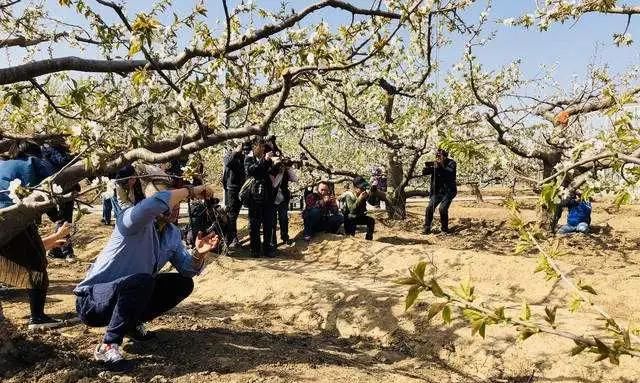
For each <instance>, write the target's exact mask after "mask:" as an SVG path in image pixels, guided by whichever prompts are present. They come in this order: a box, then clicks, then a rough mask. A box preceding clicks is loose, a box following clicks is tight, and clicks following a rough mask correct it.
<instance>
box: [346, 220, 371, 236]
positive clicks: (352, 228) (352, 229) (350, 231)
mask: <svg viewBox="0 0 640 383" xmlns="http://www.w3.org/2000/svg"><path fill="white" fill-rule="evenodd" d="M358 225H367V234H366V236H365V238H366V239H368V240H372V239H373V231H374V230H375V227H376V220H375V219H373V217H369V216H368V215H359V216H357V217H354V218H350V217H349V216H345V217H344V233H345V234H346V235H356V226H358Z"/></svg>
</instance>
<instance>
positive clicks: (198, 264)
mask: <svg viewBox="0 0 640 383" xmlns="http://www.w3.org/2000/svg"><path fill="white" fill-rule="evenodd" d="M211 190H212V188H211V186H209V185H203V186H197V187H194V188H183V189H176V190H164V191H158V192H156V193H154V194H152V195H149V194H150V189H149V188H148V187H147V188H146V192H147V193H148V194H147V195H149V196H148V198H145V199H143V200H142V201H140V202H139V203H138V204H136V205H135V206H132V207H129V208H126V209H125V210H124V211H123V212H122V214H120V215H118V217H117V218H116V223H115V227H114V230H113V232H112V234H111V237H110V238H109V241H108V242H107V244H106V246H105V248H104V249H103V250H102V252H101V253H100V255H99V256H98V258H97V259H96V261H95V263H94V264H93V265H92V266H91V268H90V269H89V271H88V273H87V275H86V277H85V279H84V280H83V281H82V282H80V284H78V286H77V287H76V288H75V289H74V293H75V295H76V310H77V312H78V317H79V318H80V320H81V321H82V322H83V323H84V324H86V325H88V326H92V327H102V326H107V330H106V332H105V334H104V338H103V340H102V342H101V343H100V344H98V346H97V347H96V349H95V351H94V357H95V359H96V360H98V361H102V362H104V363H105V364H107V365H108V366H110V367H112V368H116V369H117V368H120V367H121V366H122V365H123V364H124V363H121V362H122V361H123V356H122V353H121V351H120V345H121V344H122V341H123V338H124V337H125V335H128V336H129V337H130V338H132V339H134V340H145V339H148V338H149V334H148V333H147V332H146V331H145V329H144V325H143V323H144V322H147V321H150V320H152V319H154V318H156V317H158V316H160V315H161V314H163V313H164V312H166V311H168V310H169V309H171V308H173V307H175V306H176V305H177V304H178V303H179V302H181V301H182V300H184V299H185V298H186V297H187V296H189V294H191V291H192V290H193V281H192V277H193V276H195V275H197V274H198V273H199V272H200V271H201V270H202V267H203V265H204V261H205V257H206V254H207V253H208V252H209V251H210V250H211V249H213V248H215V247H216V246H217V245H218V242H219V238H218V237H217V236H216V235H214V234H211V235H209V236H202V235H199V236H198V238H197V239H196V241H195V248H194V249H193V250H191V251H188V250H187V249H186V247H185V246H184V244H183V242H182V241H181V235H180V234H181V233H180V230H179V229H178V227H177V226H175V225H174V224H173V223H171V222H174V221H175V219H176V218H177V216H178V213H179V210H180V201H183V200H185V199H187V198H193V197H198V198H207V197H208V196H211V195H212V194H213V193H212V192H211ZM166 263H171V264H172V265H173V266H174V267H175V268H176V269H177V270H178V272H177V273H160V270H161V269H162V268H163V266H164V265H165V264H166ZM125 365H126V364H125ZM119 366H120V367H119ZM125 368H126V367H125Z"/></svg>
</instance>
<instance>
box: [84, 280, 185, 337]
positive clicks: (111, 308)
mask: <svg viewBox="0 0 640 383" xmlns="http://www.w3.org/2000/svg"><path fill="white" fill-rule="evenodd" d="M192 291H193V280H192V279H191V278H187V277H183V276H182V275H180V274H178V273H163V274H158V275H156V276H155V277H154V276H152V275H151V274H132V275H128V276H126V277H122V278H118V279H116V280H115V281H112V282H108V283H99V284H96V285H93V286H91V287H89V289H88V290H86V291H83V292H81V293H76V295H77V298H76V311H77V312H78V317H79V318H80V320H81V321H82V323H84V324H86V325H87V326H90V327H103V326H107V331H106V332H105V334H104V340H103V342H104V343H117V344H122V339H123V338H124V336H125V334H126V333H127V331H129V330H132V329H133V328H135V326H136V325H137V324H138V323H139V322H147V321H150V320H152V319H154V318H156V317H158V316H160V315H161V314H163V313H165V312H166V311H169V310H170V309H172V308H173V307H175V306H176V305H177V304H178V303H180V302H181V301H182V300H184V299H185V298H186V297H188V296H189V294H191V292H192Z"/></svg>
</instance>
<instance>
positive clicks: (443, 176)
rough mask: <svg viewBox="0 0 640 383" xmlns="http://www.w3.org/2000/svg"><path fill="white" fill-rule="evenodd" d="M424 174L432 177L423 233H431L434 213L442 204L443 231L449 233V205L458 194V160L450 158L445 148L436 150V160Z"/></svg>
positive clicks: (429, 164)
mask: <svg viewBox="0 0 640 383" xmlns="http://www.w3.org/2000/svg"><path fill="white" fill-rule="evenodd" d="M422 174H423V175H425V176H430V177H431V188H430V190H429V205H428V206H427V209H426V211H425V218H424V230H423V231H422V234H431V224H432V223H433V213H434V212H435V210H436V208H437V207H438V205H439V206H440V209H439V210H440V226H441V228H442V232H443V233H449V232H450V231H449V206H451V202H452V201H453V199H454V198H455V196H456V194H458V187H457V185H456V162H455V161H454V160H452V159H451V158H449V154H448V153H447V151H446V150H444V149H438V150H437V151H436V160H435V161H434V162H429V163H427V165H426V166H425V168H424V170H423V172H422Z"/></svg>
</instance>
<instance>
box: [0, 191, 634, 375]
mask: <svg viewBox="0 0 640 383" xmlns="http://www.w3.org/2000/svg"><path fill="white" fill-rule="evenodd" d="M603 208H604V205H596V206H595V210H596V211H597V212H599V213H598V214H596V215H595V216H594V224H595V225H596V226H597V228H596V233H595V234H594V235H591V236H588V237H586V236H581V235H579V236H574V237H569V238H563V239H562V240H561V241H562V246H563V248H564V249H565V250H566V251H567V252H568V254H567V255H565V256H564V257H562V258H561V265H562V267H563V269H564V270H566V271H567V272H569V273H570V274H571V275H572V276H574V277H576V278H581V279H582V280H583V281H585V283H588V284H590V285H592V286H593V287H594V288H595V289H596V290H597V291H598V295H597V296H594V301H595V302H597V303H598V304H600V305H602V306H603V307H605V308H606V309H607V310H608V311H609V313H610V314H612V315H613V316H614V317H616V318H619V319H621V320H624V321H629V320H632V321H634V323H636V324H640V296H639V294H638V291H640V266H639V262H640V251H639V250H638V243H640V218H639V215H640V214H639V213H640V207H637V206H631V207H626V208H624V209H623V210H622V211H621V212H620V213H617V214H616V215H613V214H609V213H606V212H605V211H604V210H603ZM412 209H413V210H412V215H411V217H410V219H408V220H407V221H404V222H400V223H395V224H393V225H390V224H389V223H388V222H385V221H384V219H383V218H382V217H381V216H379V218H381V219H380V220H379V222H378V228H377V229H378V231H377V233H376V240H375V241H373V242H367V241H364V240H363V239H362V235H359V236H358V237H357V238H343V237H341V236H334V235H324V236H320V237H318V238H315V239H314V240H313V241H312V242H311V243H310V244H308V245H307V244H305V243H304V242H303V241H298V243H297V245H296V246H295V247H291V248H286V249H285V248H283V249H282V251H281V253H280V256H279V257H278V258H277V259H273V260H272V259H250V258H246V257H243V256H237V257H234V258H230V257H219V258H216V259H214V260H212V262H211V263H210V264H209V265H208V266H207V268H206V271H205V272H204V273H203V275H202V276H200V277H198V278H197V279H196V288H195V291H194V293H193V295H192V296H191V297H189V298H188V300H186V301H185V302H183V303H182V304H181V305H180V306H179V307H178V308H177V309H175V310H174V311H172V312H170V313H168V314H167V315H166V316H164V317H162V318H160V319H159V320H156V321H154V322H152V323H151V324H150V328H151V329H152V330H154V331H155V332H156V333H157V335H158V337H157V339H156V340H154V341H151V342H147V343H144V344H137V343H126V344H125V347H124V350H125V351H126V352H127V354H128V356H129V357H131V358H134V359H135V360H136V361H137V364H138V368H137V369H136V370H135V371H133V372H132V373H129V374H126V375H121V376H119V375H114V374H111V373H107V372H103V371H101V370H100V368H99V366H97V365H96V364H94V363H93V362H91V351H92V348H93V347H95V345H96V344H97V342H98V341H99V340H100V337H101V331H102V329H87V328H86V327H85V326H84V325H80V324H76V325H73V326H70V327H66V328H62V329H58V330H55V331H50V332H45V333H35V334H34V333H28V332H27V331H26V330H25V329H24V327H25V325H26V321H27V314H28V303H27V297H26V294H25V293H24V291H21V290H14V289H9V290H4V291H0V299H1V300H2V302H3V306H4V309H5V315H6V316H7V317H8V318H9V320H10V321H11V323H12V324H13V325H14V326H16V328H17V330H16V337H17V338H16V339H15V340H14V343H15V350H14V356H12V357H10V360H6V361H4V364H3V365H2V366H0V379H4V381H7V382H25V381H37V382H76V381H81V382H90V381H101V382H107V381H111V382H133V381H136V382H146V381H155V382H162V381H177V382H190V381H193V382H209V381H210V382H588V383H592V382H593V383H596V382H621V383H630V382H637V381H640V361H638V360H633V359H631V358H628V357H624V356H623V357H622V358H621V360H620V362H621V365H620V366H619V367H615V366H612V365H610V364H609V363H608V362H599V363H593V359H594V358H595V355H594V354H585V355H579V356H577V357H570V356H569V355H568V353H569V350H570V349H571V347H572V346H573V343H572V342H571V341H567V340H564V339H559V338H556V337H553V336H547V335H534V336H533V337H531V338H529V339H528V340H526V341H524V342H521V341H515V339H516V338H517V335H518V334H517V332H516V331H515V330H514V329H512V328H507V327H501V326H492V327H489V328H488V330H487V337H486V339H482V338H480V337H478V336H476V337H472V336H471V331H470V329H469V328H468V327H467V326H466V323H465V322H463V321H461V320H454V322H453V323H452V324H451V325H450V326H446V325H444V324H443V323H442V320H441V319H440V318H439V317H437V318H436V319H434V320H432V321H431V322H430V323H429V322H427V320H426V311H427V307H428V302H430V301H432V297H430V296H427V295H424V296H422V297H421V298H422V300H420V301H419V303H418V304H417V306H416V307H415V308H413V309H412V310H410V311H408V312H405V311H404V294H405V292H406V291H405V288H404V287H402V286H397V285H394V284H393V282H392V281H393V280H394V279H395V278H397V277H399V276H404V275H405V274H406V270H407V268H408V267H410V266H412V265H413V264H415V263H416V262H417V261H418V260H421V259H427V260H431V261H432V262H433V263H434V265H435V266H436V267H437V273H438V275H439V276H440V277H439V278H440V281H441V284H442V285H443V286H453V285H455V284H456V283H457V282H458V281H459V280H461V279H462V278H464V277H465V276H466V275H470V276H471V279H472V280H473V283H474V284H475V286H476V295H477V296H478V299H479V301H481V302H487V303H488V304H493V305H506V306H507V310H508V311H509V310H514V311H511V312H519V307H520V304H521V302H522V299H523V298H526V299H527V301H528V302H529V303H530V305H531V307H532V311H533V313H534V315H536V314H540V313H541V312H542V311H543V309H544V306H545V305H553V304H557V305H559V306H560V309H559V310H558V314H557V317H558V322H559V325H560V327H561V328H567V329H572V331H577V332H578V333H581V334H590V333H592V332H593V331H594V329H595V328H596V327H598V326H601V325H602V322H600V321H597V320H596V318H595V317H594V316H593V315H591V314H586V313H584V312H582V313H579V314H571V313H569V312H568V310H567V309H566V308H567V306H568V304H567V303H568V301H569V300H570V298H571V295H570V294H567V293H566V290H565V289H563V288H562V287H561V286H560V285H559V284H556V283H553V282H548V281H546V280H545V279H544V277H543V276H542V275H540V274H533V270H534V269H535V265H536V260H535V258H532V257H526V256H514V255H513V254H512V249H513V247H514V245H515V242H516V238H515V236H514V234H513V233H512V231H511V230H510V229H509V228H508V227H507V226H506V223H505V220H506V218H507V212H506V210H505V209H504V208H502V207H501V206H499V205H497V204H492V203H484V204H481V205H477V204H473V203H466V202H465V203H458V204H454V208H453V211H452V214H451V215H452V217H454V224H455V226H456V229H457V230H458V233H457V235H455V236H441V235H430V236H426V237H425V236H420V235H419V234H417V233H419V230H420V221H421V214H420V209H419V208H418V207H415V208H412ZM524 213H525V216H526V217H527V218H529V219H532V218H533V212H532V211H525V212H524ZM97 220H98V218H97V216H93V215H92V216H89V217H85V218H83V221H82V223H81V225H80V233H79V235H78V238H77V242H78V243H79V244H80V245H79V249H78V255H79V257H78V258H79V261H78V262H76V263H74V264H67V263H65V262H63V261H52V262H51V265H50V274H51V277H50V278H51V280H52V286H51V289H50V295H49V301H48V304H47V310H48V312H49V313H51V314H55V315H58V316H60V317H68V316H71V315H72V314H71V313H73V312H74V299H73V295H72V292H71V291H72V289H73V287H74V285H75V284H76V283H77V282H78V281H79V279H81V278H82V275H83V274H84V271H85V270H86V268H87V267H88V266H89V262H90V261H91V260H92V259H93V258H94V257H95V256H96V255H97V254H98V252H99V251H100V249H101V248H102V246H103V244H104V243H105V241H106V239H107V236H108V234H109V229H108V228H106V227H104V226H100V225H99V224H98V222H97ZM296 225H299V220H298V219H295V218H294V224H293V225H292V226H296ZM294 232H295V230H294ZM516 315H517V314H516Z"/></svg>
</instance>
